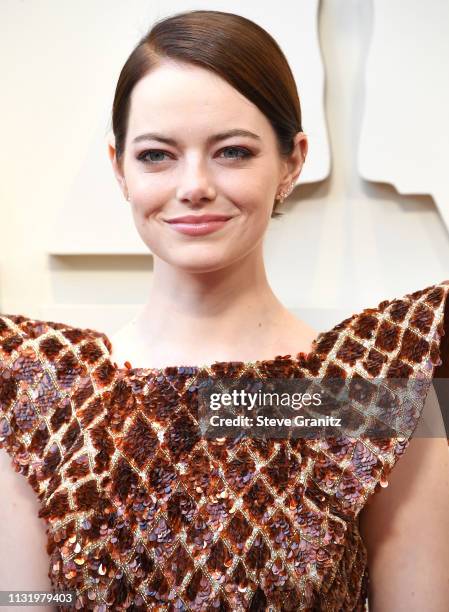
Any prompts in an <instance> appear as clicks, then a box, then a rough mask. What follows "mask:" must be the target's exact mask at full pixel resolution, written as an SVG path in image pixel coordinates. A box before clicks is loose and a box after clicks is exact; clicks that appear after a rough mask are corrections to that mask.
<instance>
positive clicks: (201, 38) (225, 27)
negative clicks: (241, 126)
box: [112, 10, 302, 217]
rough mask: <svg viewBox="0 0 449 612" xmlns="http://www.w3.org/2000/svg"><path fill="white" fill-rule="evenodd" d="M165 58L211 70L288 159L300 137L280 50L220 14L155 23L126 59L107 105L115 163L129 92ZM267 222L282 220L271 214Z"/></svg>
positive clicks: (262, 34)
mask: <svg viewBox="0 0 449 612" xmlns="http://www.w3.org/2000/svg"><path fill="white" fill-rule="evenodd" d="M164 59H174V60H178V61H184V62H189V63H191V64H195V65H197V66H200V67H202V68H206V69H208V70H212V71H213V72H215V73H216V74H217V75H219V76H220V77H222V78H223V79H224V80H226V81H227V82H228V83H229V84H230V85H232V86H233V87H234V88H235V89H237V91H239V92H240V93H241V94H242V95H244V96H245V97H246V98H248V100H250V101H251V102H252V103H253V104H255V105H256V106H257V107H258V108H259V110H260V111H261V112H262V113H263V114H264V115H265V116H266V117H267V119H268V120H269V122H270V123H271V125H272V127H273V129H274V131H275V133H276V136H277V143H278V150H279V154H280V155H281V156H282V157H287V156H288V155H289V154H290V153H291V152H292V150H293V139H294V137H295V135H296V134H297V133H298V132H302V125H301V106H300V102H299V96H298V91H297V88H296V83H295V79H294V77H293V74H292V71H291V69H290V66H289V64H288V62H287V59H286V58H285V55H284V54H283V52H282V50H281V48H280V47H279V45H278V44H277V42H276V41H275V40H274V38H273V37H272V36H271V35H270V34H268V32H267V31H266V30H264V29H263V28H262V27H261V26H259V25H257V24H256V23H255V22H253V21H251V20H250V19H246V18H245V17H242V16H240V15H235V14H233V13H225V12H221V11H203V10H198V11H188V12H183V13H177V14H175V15H173V16H171V17H167V18H165V19H162V20H160V21H158V22H156V23H155V24H154V25H153V26H152V28H151V29H150V30H149V31H148V32H147V33H146V34H145V35H144V36H143V37H142V38H141V40H140V41H139V42H138V44H137V45H136V47H135V48H134V50H133V51H132V53H131V55H130V56H129V57H128V59H127V60H126V62H125V64H124V66H123V68H122V70H121V72H120V76H119V79H118V82H117V87H116V90H115V95H114V101H113V106H112V129H113V132H114V135H115V146H116V152H117V153H116V154H117V161H118V162H120V160H121V157H122V155H123V152H124V145H125V140H126V132H127V127H128V114H129V107H130V98H131V93H132V90H133V88H134V86H135V85H136V83H137V82H138V81H139V80H140V79H142V78H143V77H144V76H146V75H147V74H148V73H149V72H150V71H151V70H152V69H153V68H155V67H156V66H157V65H158V64H159V63H160V62H161V61H163V60H164ZM276 206H277V202H276V201H275V203H274V208H273V212H272V215H271V216H272V217H278V216H281V213H278V212H275V209H276Z"/></svg>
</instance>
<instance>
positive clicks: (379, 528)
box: [360, 388, 449, 612]
mask: <svg viewBox="0 0 449 612" xmlns="http://www.w3.org/2000/svg"><path fill="white" fill-rule="evenodd" d="M421 419H422V426H421V433H420V437H415V438H413V439H412V440H411V441H410V444H409V446H408V448H407V449H406V451H405V453H404V455H403V456H402V457H400V459H399V460H398V462H397V464H396V465H395V467H394V468H393V470H392V471H391V473H390V477H389V485H388V487H387V488H386V489H382V490H381V491H379V492H378V493H376V494H375V495H374V496H373V497H372V498H371V499H370V500H369V501H368V503H367V505H366V506H365V508H364V509H363V510H362V512H361V514H360V533H361V535H362V538H363V541H364V543H365V546H366V548H367V552H368V566H369V573H370V582H371V594H370V597H371V599H370V610H372V611H373V612H380V611H382V610H398V611H402V610H403V611H404V612H405V611H406V610H407V611H414V610H416V611H418V610H428V611H429V612H440V611H441V612H444V611H446V610H448V609H449V572H448V567H449V450H448V446H447V439H446V437H445V433H444V426H443V424H442V418H441V412H440V408H439V404H438V400H437V398H436V394H435V392H434V390H433V388H431V390H430V392H429V394H428V396H427V399H426V403H425V407H424V412H423V415H422V417H421ZM411 585H413V588H411Z"/></svg>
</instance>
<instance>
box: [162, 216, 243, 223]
mask: <svg viewBox="0 0 449 612" xmlns="http://www.w3.org/2000/svg"><path fill="white" fill-rule="evenodd" d="M228 219H231V216H230V215H185V216H184V217H175V218H174V219H168V220H167V223H189V224H194V225H198V224H200V223H209V222H211V221H227V220H228Z"/></svg>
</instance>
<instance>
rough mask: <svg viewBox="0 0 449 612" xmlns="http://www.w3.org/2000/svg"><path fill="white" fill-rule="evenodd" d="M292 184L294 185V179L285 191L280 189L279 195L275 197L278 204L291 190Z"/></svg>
mask: <svg viewBox="0 0 449 612" xmlns="http://www.w3.org/2000/svg"><path fill="white" fill-rule="evenodd" d="M294 186H295V183H294V181H292V182H291V183H290V185H289V186H288V187H287V189H286V190H285V191H280V192H279V195H278V196H277V198H276V199H277V200H279V203H280V204H282V202H283V201H284V200H285V198H288V196H289V195H290V194H291V192H292V191H293V187H294Z"/></svg>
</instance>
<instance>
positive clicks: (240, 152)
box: [137, 146, 253, 165]
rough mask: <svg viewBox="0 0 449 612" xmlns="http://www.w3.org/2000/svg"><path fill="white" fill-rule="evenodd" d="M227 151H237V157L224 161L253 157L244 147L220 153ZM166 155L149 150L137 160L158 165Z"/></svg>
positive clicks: (228, 148)
mask: <svg viewBox="0 0 449 612" xmlns="http://www.w3.org/2000/svg"><path fill="white" fill-rule="evenodd" d="M225 151H235V152H236V153H237V155H231V156H230V157H224V158H223V159H231V160H236V161H240V160H242V159H248V158H249V157H252V156H253V154H252V153H251V151H249V150H248V149H246V148H244V147H232V146H230V147H225V148H224V149H221V151H220V153H223V152H225ZM153 155H156V156H157V155H159V156H160V157H159V158H156V159H154V158H153V157H152V156H153ZM164 155H168V153H167V152H166V151H161V150H160V149H147V150H145V151H142V153H140V155H138V156H137V159H138V160H139V161H141V162H142V163H144V164H153V165H156V164H159V163H161V162H164V161H166V160H165V159H164V158H163V156H164ZM161 156H162V157H161ZM220 157H221V155H220Z"/></svg>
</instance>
